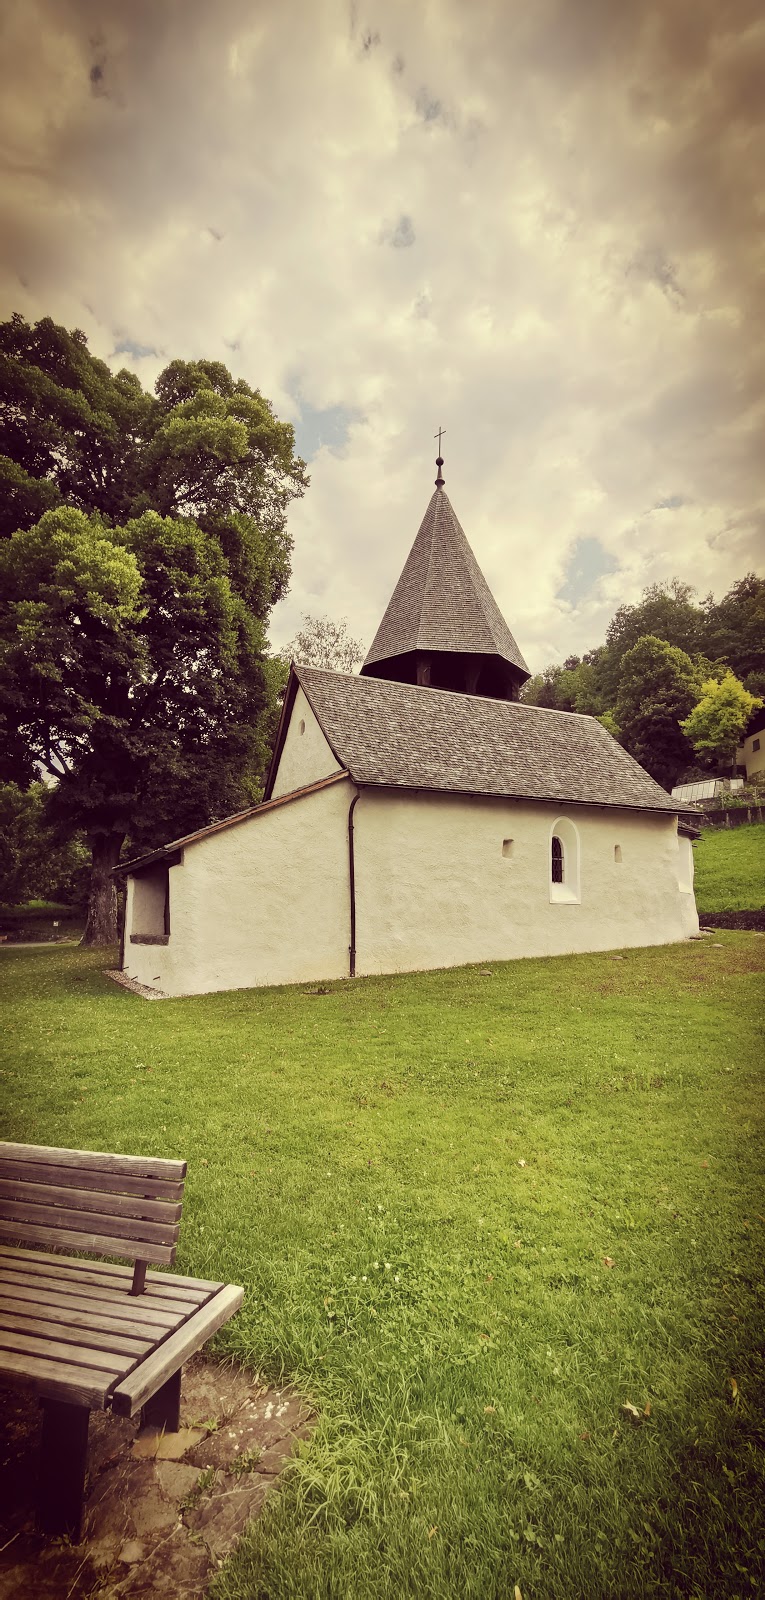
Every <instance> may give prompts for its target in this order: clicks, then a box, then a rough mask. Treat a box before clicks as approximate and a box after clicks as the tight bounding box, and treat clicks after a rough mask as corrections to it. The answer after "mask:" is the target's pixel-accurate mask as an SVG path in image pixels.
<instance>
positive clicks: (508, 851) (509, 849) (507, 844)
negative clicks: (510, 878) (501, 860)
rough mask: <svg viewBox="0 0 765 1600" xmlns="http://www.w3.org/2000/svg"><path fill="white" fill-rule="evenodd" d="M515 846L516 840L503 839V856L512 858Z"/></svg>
mask: <svg viewBox="0 0 765 1600" xmlns="http://www.w3.org/2000/svg"><path fill="white" fill-rule="evenodd" d="M514 844H515V840H514V839H503V840H502V854H503V856H511V855H512V853H513V845H514Z"/></svg>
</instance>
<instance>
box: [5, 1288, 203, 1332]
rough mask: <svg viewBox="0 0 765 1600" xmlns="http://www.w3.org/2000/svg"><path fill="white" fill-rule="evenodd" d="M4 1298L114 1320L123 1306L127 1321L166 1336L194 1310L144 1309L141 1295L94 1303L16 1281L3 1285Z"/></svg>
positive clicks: (76, 1296)
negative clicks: (91, 1312)
mask: <svg viewBox="0 0 765 1600" xmlns="http://www.w3.org/2000/svg"><path fill="white" fill-rule="evenodd" d="M3 1294H4V1296H5V1299H6V1300H15V1301H19V1302H21V1303H23V1304H25V1305H38V1306H44V1305H46V1304H50V1305H52V1306H56V1307H57V1309H58V1310H60V1311H65V1310H66V1308H67V1307H68V1306H74V1307H76V1309H77V1310H78V1311H95V1312H96V1313H97V1314H103V1315H105V1314H106V1313H107V1312H109V1311H112V1312H113V1314H114V1315H115V1316H121V1314H122V1312H121V1308H122V1306H123V1305H124V1307H125V1311H124V1315H125V1316H126V1317H130V1318H131V1319H132V1320H134V1321H136V1322H145V1323H146V1324H147V1326H150V1327H152V1328H158V1329H161V1330H162V1331H163V1332H165V1333H166V1332H167V1330H168V1329H169V1328H177V1327H178V1325H179V1323H181V1322H183V1321H184V1320H185V1318H186V1317H188V1316H191V1315H192V1312H193V1309H195V1308H188V1309H187V1308H180V1307H179V1308H176V1310H174V1311H171V1310H169V1309H167V1308H166V1307H165V1306H164V1305H162V1306H157V1304H156V1302H155V1303H153V1304H152V1305H151V1306H146V1305H144V1304H143V1300H144V1296H143V1295H136V1296H135V1298H134V1299H130V1300H128V1297H127V1295H125V1297H124V1300H123V1298H122V1297H121V1296H120V1300H119V1301H118V1302H117V1301H115V1300H114V1299H113V1297H112V1296H111V1295H104V1296H103V1297H102V1298H101V1299H93V1298H91V1297H90V1296H86V1295H78V1294H68V1293H62V1292H60V1291H59V1290H57V1289H48V1288H47V1286H46V1287H45V1288H44V1289H43V1288H41V1286H40V1285H39V1284H37V1283H34V1282H32V1283H19V1282H18V1281H17V1280H14V1281H13V1282H11V1281H10V1279H5V1280H4V1281H3ZM118 1307H119V1309H118Z"/></svg>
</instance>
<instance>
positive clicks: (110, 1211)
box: [0, 1178, 183, 1237]
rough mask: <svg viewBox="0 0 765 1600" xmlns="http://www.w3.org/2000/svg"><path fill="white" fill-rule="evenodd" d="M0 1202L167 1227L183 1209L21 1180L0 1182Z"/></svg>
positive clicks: (167, 1202) (166, 1203)
mask: <svg viewBox="0 0 765 1600" xmlns="http://www.w3.org/2000/svg"><path fill="white" fill-rule="evenodd" d="M0 1198H2V1199H3V1200H17V1201H23V1200H31V1201H32V1202H33V1203H34V1204H36V1205H41V1206H65V1207H68V1208H69V1210H70V1211H97V1212H99V1213H100V1214H102V1215H103V1216H106V1217H140V1218H144V1217H145V1218H148V1220H149V1221H153V1222H167V1223H171V1224H172V1223H177V1222H180V1219H181V1211H182V1209H183V1208H182V1206H180V1205H179V1204H177V1203H176V1202H174V1201H172V1200H145V1199H141V1197H140V1196H139V1195H126V1194H106V1195H105V1194H103V1193H101V1192H99V1193H98V1194H93V1193H92V1191H91V1190H88V1189H71V1188H69V1189H67V1188H62V1187H61V1186H59V1185H58V1184H40V1183H26V1182H22V1181H21V1180H19V1181H16V1180H15V1179H14V1178H0ZM23 1215H24V1212H23V1211H22V1216H23ZM30 1215H31V1212H30ZM148 1237H150V1235H149V1236H148Z"/></svg>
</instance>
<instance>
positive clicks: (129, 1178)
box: [0, 1145, 183, 1201]
mask: <svg viewBox="0 0 765 1600" xmlns="http://www.w3.org/2000/svg"><path fill="white" fill-rule="evenodd" d="M4 1148H5V1147H4V1146H3V1145H0V1150H2V1149H4ZM0 1178H11V1179H13V1180H14V1181H15V1180H16V1179H18V1180H19V1181H20V1182H25V1183H54V1182H55V1183H57V1184H58V1185H59V1187H62V1188H67V1189H90V1190H93V1191H94V1193H96V1194H100V1193H102V1192H103V1193H104V1194H125V1195H129V1194H134V1195H137V1196H139V1197H140V1196H141V1195H146V1196H148V1197H149V1198H150V1199H152V1200H175V1201H178V1200H182V1199H183V1180H182V1179H180V1180H179V1181H178V1182H177V1183H173V1182H172V1180H171V1179H169V1178H152V1177H148V1176H147V1177H145V1178H140V1177H139V1178H137V1177H135V1176H134V1175H133V1174H131V1173H129V1172H125V1173H119V1172H94V1171H92V1170H91V1169H90V1168H87V1167H60V1166H56V1167H53V1166H48V1167H46V1166H44V1165H43V1164H42V1163H33V1162H31V1161H6V1159H5V1157H4V1156H2V1155H0Z"/></svg>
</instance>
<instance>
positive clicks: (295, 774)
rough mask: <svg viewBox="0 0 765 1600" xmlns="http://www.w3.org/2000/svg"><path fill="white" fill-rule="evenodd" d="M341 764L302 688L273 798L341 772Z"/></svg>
mask: <svg viewBox="0 0 765 1600" xmlns="http://www.w3.org/2000/svg"><path fill="white" fill-rule="evenodd" d="M339 765H340V763H339V762H338V761H337V760H336V758H335V756H334V755H333V754H332V750H331V749H330V746H329V745H328V744H327V741H326V739H325V737H324V734H323V733H322V731H321V728H320V727H319V724H318V722H317V720H316V717H315V716H314V713H313V711H312V710H311V707H310V706H309V704H308V701H307V699H306V697H305V695H304V693H303V690H302V689H300V688H298V691H297V693H296V695H295V700H294V704H293V707H292V715H291V717H290V721H289V727H288V729H287V733H286V737H285V740H284V744H283V746H282V753H281V756H280V757H279V765H278V767H277V769H276V777H275V779H274V784H273V788H272V790H271V795H272V798H273V799H274V800H278V799H279V797H280V796H281V795H283V794H291V793H292V791H293V789H303V788H305V786H306V784H309V783H316V782H317V780H318V779H319V778H326V777H328V776H329V774H330V772H337V771H338V769H339Z"/></svg>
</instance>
